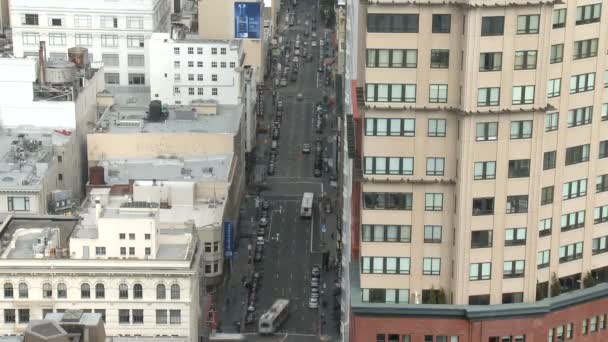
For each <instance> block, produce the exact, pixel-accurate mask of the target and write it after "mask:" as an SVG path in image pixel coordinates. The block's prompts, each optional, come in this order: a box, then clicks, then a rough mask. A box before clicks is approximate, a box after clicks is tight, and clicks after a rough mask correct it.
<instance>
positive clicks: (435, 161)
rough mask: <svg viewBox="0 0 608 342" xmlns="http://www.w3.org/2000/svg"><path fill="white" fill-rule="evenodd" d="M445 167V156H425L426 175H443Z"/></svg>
mask: <svg viewBox="0 0 608 342" xmlns="http://www.w3.org/2000/svg"><path fill="white" fill-rule="evenodd" d="M444 167H445V158H438V157H431V158H426V175H427V176H443V174H444Z"/></svg>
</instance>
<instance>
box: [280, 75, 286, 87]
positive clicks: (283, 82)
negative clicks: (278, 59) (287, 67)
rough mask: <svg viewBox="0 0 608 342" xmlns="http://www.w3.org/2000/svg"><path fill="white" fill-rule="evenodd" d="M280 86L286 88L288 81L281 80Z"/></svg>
mask: <svg viewBox="0 0 608 342" xmlns="http://www.w3.org/2000/svg"><path fill="white" fill-rule="evenodd" d="M279 84H280V85H281V87H286V86H287V79H286V78H285V77H283V78H281V81H280V82H279Z"/></svg>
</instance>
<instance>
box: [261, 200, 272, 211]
mask: <svg viewBox="0 0 608 342" xmlns="http://www.w3.org/2000/svg"><path fill="white" fill-rule="evenodd" d="M262 209H264V210H268V209H270V202H269V201H267V200H264V201H262Z"/></svg>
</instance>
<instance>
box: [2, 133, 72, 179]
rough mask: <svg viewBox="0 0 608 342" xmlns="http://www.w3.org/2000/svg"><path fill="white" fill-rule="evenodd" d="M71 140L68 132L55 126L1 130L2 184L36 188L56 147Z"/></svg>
mask: <svg viewBox="0 0 608 342" xmlns="http://www.w3.org/2000/svg"><path fill="white" fill-rule="evenodd" d="M69 140H70V136H69V135H67V134H64V133H59V132H57V131H54V130H45V129H35V128H32V129H26V128H16V129H2V130H0V188H4V189H8V188H19V189H28V188H30V189H37V188H38V187H39V185H40V183H41V180H42V179H43V177H44V175H45V173H46V170H47V169H48V163H49V162H50V161H51V160H52V158H53V151H54V147H55V146H61V145H64V144H66V143H67V142H68V141H69Z"/></svg>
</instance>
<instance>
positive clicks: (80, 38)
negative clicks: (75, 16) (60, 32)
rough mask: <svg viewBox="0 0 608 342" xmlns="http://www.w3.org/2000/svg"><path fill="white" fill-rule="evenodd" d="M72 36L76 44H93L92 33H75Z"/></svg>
mask: <svg viewBox="0 0 608 342" xmlns="http://www.w3.org/2000/svg"><path fill="white" fill-rule="evenodd" d="M74 38H75V42H76V45H77V46H91V45H92V44H93V35H92V34H90V33H77V34H75V35H74Z"/></svg>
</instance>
